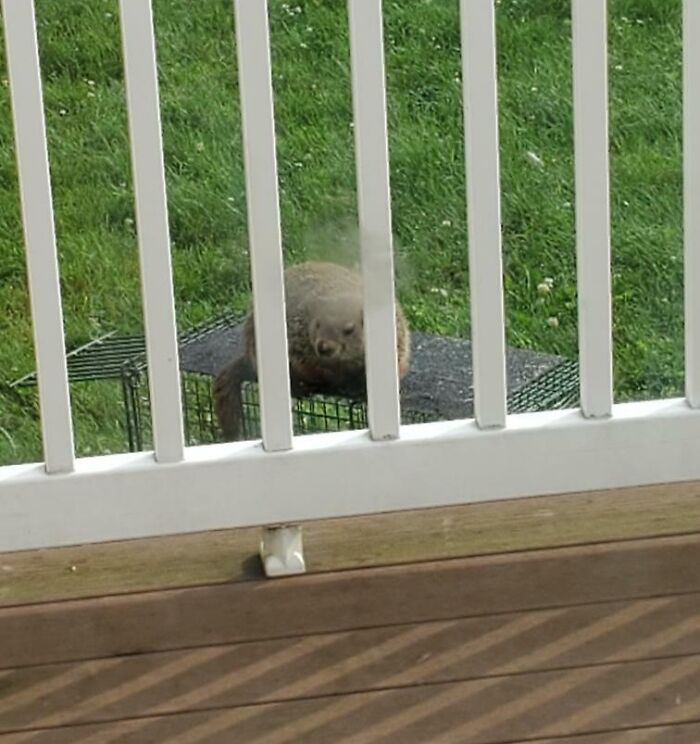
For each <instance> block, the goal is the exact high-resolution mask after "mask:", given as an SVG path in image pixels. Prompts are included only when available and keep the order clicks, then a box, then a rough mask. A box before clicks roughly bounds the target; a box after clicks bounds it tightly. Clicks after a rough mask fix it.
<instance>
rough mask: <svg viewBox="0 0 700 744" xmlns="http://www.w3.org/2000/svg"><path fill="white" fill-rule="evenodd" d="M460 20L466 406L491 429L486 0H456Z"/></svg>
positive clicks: (501, 405) (498, 333)
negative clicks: (469, 391) (470, 390)
mask: <svg viewBox="0 0 700 744" xmlns="http://www.w3.org/2000/svg"><path fill="white" fill-rule="evenodd" d="M461 21H462V68H463V74H462V77H463V85H464V126H465V140H466V141H465V145H466V146H465V150H466V169H467V209H468V222H469V277H470V283H469V284H470V295H471V325H472V354H473V374H474V381H473V385H474V413H475V418H476V422H477V424H478V425H479V426H480V427H482V428H493V427H501V426H505V422H506V363H505V333H504V319H503V316H504V311H503V266H502V258H501V206H500V183H499V156H498V147H499V145H498V94H497V80H496V30H495V17H494V3H493V2H484V1H483V0H461Z"/></svg>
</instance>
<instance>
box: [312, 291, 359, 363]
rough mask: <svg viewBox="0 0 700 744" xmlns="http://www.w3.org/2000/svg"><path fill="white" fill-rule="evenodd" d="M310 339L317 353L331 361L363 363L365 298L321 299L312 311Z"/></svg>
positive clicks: (342, 296)
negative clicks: (363, 311)
mask: <svg viewBox="0 0 700 744" xmlns="http://www.w3.org/2000/svg"><path fill="white" fill-rule="evenodd" d="M310 318H311V320H310V321H309V340H310V342H311V347H312V348H313V350H314V353H315V354H316V356H317V357H318V358H319V359H320V360H322V361H327V362H330V363H334V362H351V363H355V364H358V365H361V364H364V358H365V351H364V349H365V345H364V329H363V322H362V298H361V297H360V296H358V295H339V296H337V297H332V298H330V297H328V298H326V297H324V298H322V299H318V300H317V301H316V302H315V303H314V305H313V307H312V311H311V313H310Z"/></svg>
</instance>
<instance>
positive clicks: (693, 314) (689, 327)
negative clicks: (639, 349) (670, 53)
mask: <svg viewBox="0 0 700 744" xmlns="http://www.w3.org/2000/svg"><path fill="white" fill-rule="evenodd" d="M699 80H700V3H698V2H697V0H683V192H684V198H683V201H684V205H683V218H684V233H685V235H684V243H685V391H686V398H687V399H688V403H689V404H690V405H691V406H692V407H693V408H700V85H698V81H699Z"/></svg>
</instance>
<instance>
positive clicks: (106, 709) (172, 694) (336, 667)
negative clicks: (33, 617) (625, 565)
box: [0, 595, 700, 732]
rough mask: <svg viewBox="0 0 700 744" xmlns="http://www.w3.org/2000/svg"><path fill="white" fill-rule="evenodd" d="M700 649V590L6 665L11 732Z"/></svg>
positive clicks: (2, 718)
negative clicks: (69, 660) (50, 662)
mask: <svg viewBox="0 0 700 744" xmlns="http://www.w3.org/2000/svg"><path fill="white" fill-rule="evenodd" d="M694 654H700V595H690V596H682V597H672V598H663V599H651V600H637V601H633V602H615V603H610V604H597V605H586V606H582V607H573V608H568V609H564V610H542V611H537V612H528V613H516V614H512V615H498V616H490V617H483V618H475V619H468V620H453V621H441V622H434V623H427V624H417V625H407V626H405V625H402V626H393V627H387V628H375V629H367V630H355V631H346V632H342V633H330V634H326V635H320V636H305V637H301V638H294V639H282V640H272V641H262V642H257V643H246V644H238V645H235V644H234V645H230V646H210V647H204V648H199V649H192V650H187V651H170V652H164V653H153V654H142V655H137V656H128V657H121V658H107V659H98V660H93V661H84V662H72V663H64V664H54V665H48V666H38V667H28V668H18V669H14V670H7V671H6V672H5V673H4V674H2V676H0V732H1V731H7V730H13V729H21V728H30V727H39V726H49V725H51V726H58V725H66V724H77V723H81V724H82V723H95V722H99V721H106V720H112V719H119V718H133V717H139V716H145V715H153V714H166V713H174V712H178V711H184V710H188V711H194V710H198V709H203V708H207V707H212V706H214V707H224V706H240V705H252V704H255V703H262V702H269V701H284V700H293V699H298V698H303V697H310V696H317V695H342V694H348V693H354V692H359V691H365V690H379V689H383V688H390V687H402V686H410V685H425V684H434V683H442V682H455V681H464V680H468V679H479V678H483V677H493V676H503V675H513V674H523V673H533V672H537V671H549V670H557V669H559V670H561V669H565V668H576V667H581V666H593V665H601V664H610V663H618V664H619V663H625V662H639V661H643V660H645V659H650V658H661V657H667V658H668V657H681V656H688V655H694Z"/></svg>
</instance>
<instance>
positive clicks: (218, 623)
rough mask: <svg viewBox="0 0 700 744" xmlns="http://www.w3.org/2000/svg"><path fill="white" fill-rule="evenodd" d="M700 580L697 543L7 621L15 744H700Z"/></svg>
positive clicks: (198, 591)
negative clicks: (342, 743) (121, 743)
mask: <svg viewBox="0 0 700 744" xmlns="http://www.w3.org/2000/svg"><path fill="white" fill-rule="evenodd" d="M98 549H99V548H93V550H98ZM43 552H44V554H46V553H47V552H50V551H43ZM6 557H7V556H5V557H3V559H4V558H6ZM698 566H700V535H697V534H690V535H679V536H673V537H659V538H650V539H643V540H628V541H623V542H610V543H606V544H598V545H581V546H577V547H564V548H558V549H546V550H531V551H526V552H515V553H507V554H495V555H490V556H485V557H473V558H465V559H451V560H441V561H433V562H423V563H413V564H407V565H401V566H388V567H381V568H364V569H355V570H346V571H338V572H331V573H319V574H315V575H308V576H303V577H296V578H290V579H283V580H277V581H264V580H261V579H256V578H253V579H251V578H247V579H245V580H244V577H243V576H241V577H239V578H240V580H238V581H234V582H227V583H218V584H211V585H207V586H191V587H187V588H179V589H174V588H167V589H162V590H159V591H148V592H133V593H128V594H120V595H115V596H102V597H92V598H83V599H65V600H63V601H53V602H38V603H36V602H35V603H32V604H21V605H15V606H6V607H5V608H3V609H0V742H1V743H2V744H15V743H17V744H19V742H36V743H37V744H43V743H46V744H63V743H64V742H81V743H83V744H107V743H108V742H117V741H119V742H122V741H123V742H144V743H145V742H169V743H173V744H174V743H177V744H181V743H185V742H188V743H194V742H209V743H212V742H246V744H252V743H253V742H255V743H256V744H284V743H285V742H288V743H289V744H295V743H297V742H304V743H307V742H308V743H309V744H315V743H323V744H326V743H331V742H344V743H346V744H350V743H351V742H352V743H353V744H364V743H367V744H369V743H370V742H373V743H374V742H377V743H379V742H382V743H384V742H392V741H400V742H405V743H409V744H412V743H414V742H415V743H418V742H421V743H423V742H425V743H426V744H428V743H429V744H504V743H505V742H511V743H515V742H526V741H527V742H538V743H539V744H545V742H546V743H547V744H554V743H555V742H556V743H557V744H641V743H642V742H644V744H669V743H673V744H697V743H698V742H700V571H698Z"/></svg>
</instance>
